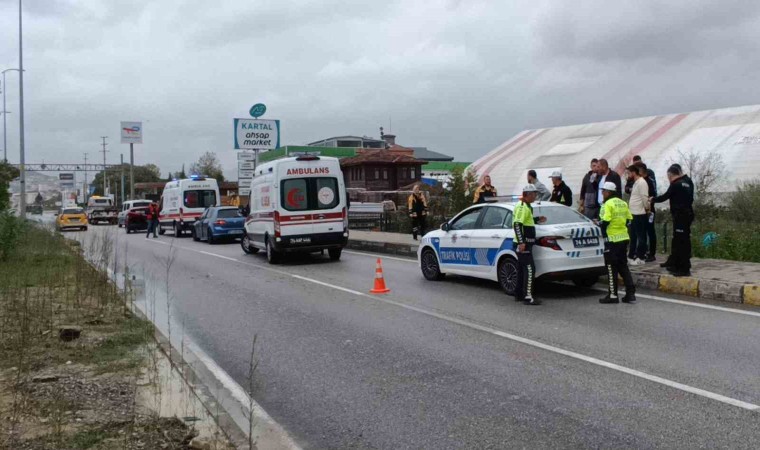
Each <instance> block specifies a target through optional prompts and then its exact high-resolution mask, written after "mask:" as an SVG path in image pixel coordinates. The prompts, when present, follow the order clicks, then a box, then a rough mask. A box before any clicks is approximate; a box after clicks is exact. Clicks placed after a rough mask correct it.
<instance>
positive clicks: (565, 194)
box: [549, 171, 573, 206]
mask: <svg viewBox="0 0 760 450" xmlns="http://www.w3.org/2000/svg"><path fill="white" fill-rule="evenodd" d="M549 178H552V179H554V178H559V179H560V183H559V184H558V185H556V186H554V187H553V188H552V196H551V197H550V198H549V201H550V202H554V203H560V204H562V205H565V206H573V191H572V190H571V189H570V186H568V185H567V184H565V182H564V181H561V180H562V173H561V172H557V171H555V172H554V173H552V176H551V177H549Z"/></svg>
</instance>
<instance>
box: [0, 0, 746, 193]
mask: <svg viewBox="0 0 760 450" xmlns="http://www.w3.org/2000/svg"><path fill="white" fill-rule="evenodd" d="M24 18H25V24H24V39H25V45H24V55H25V58H24V65H25V69H26V76H25V106H26V150H27V162H31V163H39V162H42V161H43V160H44V161H46V162H79V161H82V159H83V153H84V152H88V153H89V157H90V158H98V160H100V161H102V154H100V153H98V150H99V149H100V147H99V142H100V136H109V142H110V145H109V147H108V148H109V149H110V150H111V151H110V153H108V159H109V162H117V160H118V158H119V153H121V152H125V157H128V146H127V145H122V144H120V143H119V139H118V136H119V122H120V121H122V120H142V121H143V122H144V134H145V143H144V144H143V145H139V146H136V162H137V163H145V162H152V163H155V164H157V165H158V166H159V167H160V168H161V171H162V173H163V174H166V172H167V171H169V170H172V171H174V170H178V169H179V168H180V166H181V165H182V163H183V162H185V163H187V164H188V165H189V163H191V162H192V161H194V160H196V159H197V157H198V156H199V155H200V154H201V153H203V152H205V151H209V150H210V151H214V152H216V153H217V154H218V155H219V156H220V157H221V159H222V161H223V162H224V165H225V172H226V174H227V175H228V176H230V177H233V178H234V177H235V176H236V175H235V174H236V172H235V171H236V169H235V168H234V166H235V154H234V150H233V149H232V147H233V140H232V119H233V118H234V117H247V115H248V109H249V108H250V106H251V105H252V104H254V103H257V102H263V103H266V105H267V108H268V111H267V114H266V116H264V118H271V119H280V120H281V124H282V143H283V144H296V145H297V144H305V143H308V142H311V141H315V140H318V139H322V138H325V137H329V136H334V135H346V134H352V135H369V136H374V137H377V136H378V135H379V131H378V128H379V127H380V126H384V127H385V128H386V130H388V128H389V120H392V124H393V125H392V131H393V133H395V134H397V135H398V143H399V144H401V145H407V146H426V147H428V148H430V149H432V150H436V151H439V152H443V153H447V154H450V155H452V156H455V157H456V158H457V160H463V161H472V160H475V159H477V158H478V157H479V156H481V155H483V154H484V153H486V152H488V151H490V150H491V149H493V148H494V147H495V146H497V145H498V144H499V143H501V142H503V141H505V140H507V139H508V138H509V137H511V136H512V135H514V134H515V133H516V132H518V131H520V130H522V129H525V128H543V127H550V126H558V125H571V124H577V123H585V122H591V121H601V120H611V119H618V118H629V117H638V116H646V115H654V114H662V113H670V112H684V111H691V110H698V109H711V108H718V107H726V106H738V105H746V104H755V103H760V80H759V79H760V77H758V74H760V58H758V57H757V55H758V46H759V45H760V44H759V43H760V2H757V1H740V0H720V1H704V0H688V1H686V0H668V1H667V2H664V1H656V0H635V1H628V0H617V1H615V2H609V1H603V0H588V1H585V0H580V1H575V2H569V1H558V0H557V1H548V0H530V1H504V0H501V1H498V0H494V1H479V0H449V1H445V0H440V1H414V0H399V1H394V0H386V1H362V0H351V1H338V0H321V1H307V0H293V1H291V0H265V1H263V0H247V1H245V0H238V1H233V0H225V1H220V2H210V1H204V0H190V1H182V2H180V1H169V0H166V1H155V0H153V1H147V0H44V1H41V0H37V1H33V0H27V1H26V5H25V9H24ZM17 21H18V10H17V2H16V0H0V70H2V69H5V68H11V67H18V35H17V32H18V28H17V26H18V25H17V24H18V22H17ZM6 78H7V80H8V85H9V86H8V91H7V96H8V97H7V98H8V110H9V111H11V114H9V115H8V150H9V159H10V160H11V161H12V162H17V161H18V77H17V75H16V73H7V74H6ZM1 144H2V142H0V145H1Z"/></svg>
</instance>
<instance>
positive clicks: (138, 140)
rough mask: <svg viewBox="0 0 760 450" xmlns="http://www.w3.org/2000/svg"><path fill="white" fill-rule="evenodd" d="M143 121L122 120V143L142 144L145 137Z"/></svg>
mask: <svg viewBox="0 0 760 450" xmlns="http://www.w3.org/2000/svg"><path fill="white" fill-rule="evenodd" d="M142 132H143V129H142V122H122V123H121V143H122V144H142V143H143V141H142V138H143V134H142Z"/></svg>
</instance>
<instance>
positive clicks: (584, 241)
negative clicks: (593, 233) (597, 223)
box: [573, 237, 599, 248]
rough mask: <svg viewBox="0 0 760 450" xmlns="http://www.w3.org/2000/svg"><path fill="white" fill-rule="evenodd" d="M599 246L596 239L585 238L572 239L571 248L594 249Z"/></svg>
mask: <svg viewBox="0 0 760 450" xmlns="http://www.w3.org/2000/svg"><path fill="white" fill-rule="evenodd" d="M598 245H599V238H598V237H585V238H575V239H573V246H574V247H575V248H586V247H596V246H598Z"/></svg>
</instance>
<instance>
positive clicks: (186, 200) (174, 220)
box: [158, 176, 221, 237]
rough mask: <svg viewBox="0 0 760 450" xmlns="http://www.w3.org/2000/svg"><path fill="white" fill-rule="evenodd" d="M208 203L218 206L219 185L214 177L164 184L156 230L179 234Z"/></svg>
mask: <svg viewBox="0 0 760 450" xmlns="http://www.w3.org/2000/svg"><path fill="white" fill-rule="evenodd" d="M210 206H221V197H220V196H219V185H218V184H217V182H216V180H215V179H213V178H204V177H195V176H194V177H191V178H189V179H183V180H174V181H170V182H168V183H166V187H164V193H163V194H161V203H160V204H159V207H158V208H159V214H158V221H159V225H158V232H159V233H160V234H164V233H165V232H166V230H167V229H170V230H174V235H175V236H177V237H179V236H182V233H183V232H184V231H186V230H187V231H189V230H190V229H191V228H192V226H193V223H195V221H196V220H197V219H198V218H199V217H200V216H201V214H203V211H205V210H206V208H208V207H210Z"/></svg>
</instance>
